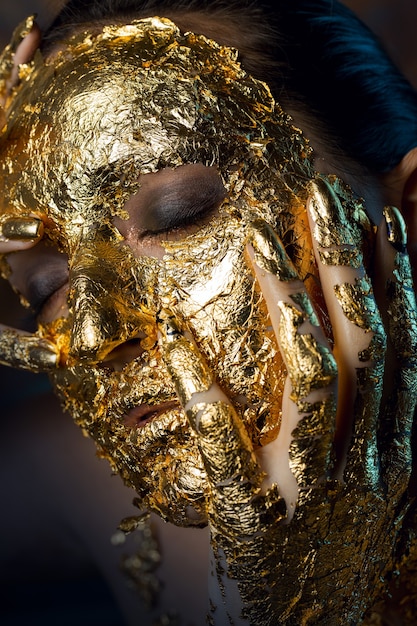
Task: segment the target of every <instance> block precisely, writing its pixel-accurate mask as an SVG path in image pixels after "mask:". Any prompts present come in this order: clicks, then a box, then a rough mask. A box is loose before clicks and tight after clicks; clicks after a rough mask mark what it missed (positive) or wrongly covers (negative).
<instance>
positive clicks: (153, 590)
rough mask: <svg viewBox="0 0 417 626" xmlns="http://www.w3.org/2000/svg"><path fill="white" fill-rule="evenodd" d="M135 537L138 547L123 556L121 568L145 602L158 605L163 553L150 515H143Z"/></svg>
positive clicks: (148, 604) (152, 605) (151, 605)
mask: <svg viewBox="0 0 417 626" xmlns="http://www.w3.org/2000/svg"><path fill="white" fill-rule="evenodd" d="M134 539H135V544H136V546H135V547H136V549H135V551H134V553H133V554H126V555H124V556H123V557H122V559H121V569H122V571H123V573H124V574H125V575H126V577H127V579H128V581H129V583H130V586H131V587H132V588H133V589H135V591H137V592H138V593H139V595H140V596H141V598H142V600H143V601H144V602H145V604H146V605H147V606H148V607H149V608H152V607H154V606H156V604H157V601H158V597H159V593H160V590H161V583H160V581H159V579H158V577H157V575H156V570H157V568H158V567H159V565H160V563H161V553H160V549H159V543H158V538H157V536H156V533H155V531H154V529H153V528H152V524H151V521H150V517H149V515H147V516H141V518H140V522H139V524H138V526H137V527H136V529H135V537H134Z"/></svg>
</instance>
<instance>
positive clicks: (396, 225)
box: [384, 206, 407, 254]
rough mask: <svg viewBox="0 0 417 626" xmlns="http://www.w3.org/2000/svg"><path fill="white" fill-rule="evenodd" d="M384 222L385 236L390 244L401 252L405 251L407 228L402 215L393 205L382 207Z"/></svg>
mask: <svg viewBox="0 0 417 626" xmlns="http://www.w3.org/2000/svg"><path fill="white" fill-rule="evenodd" d="M384 217H385V223H386V225H387V236H388V241H389V242H390V244H391V245H392V246H393V247H394V248H395V250H397V252H401V253H402V254H405V253H406V251H407V250H406V245H407V228H406V225H405V222H404V219H403V216H402V215H401V213H400V212H399V210H398V209H397V208H396V207H394V206H386V207H385V208H384Z"/></svg>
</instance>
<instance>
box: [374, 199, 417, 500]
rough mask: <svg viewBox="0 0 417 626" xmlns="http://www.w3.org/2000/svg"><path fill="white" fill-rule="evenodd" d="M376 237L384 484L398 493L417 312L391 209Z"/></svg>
mask: <svg viewBox="0 0 417 626" xmlns="http://www.w3.org/2000/svg"><path fill="white" fill-rule="evenodd" d="M384 222H385V223H383V224H382V225H381V228H380V229H379V232H378V238H377V248H376V255H375V256H376V268H377V270H376V272H375V275H376V276H377V277H378V280H379V282H380V283H381V287H382V288H383V295H384V296H385V298H386V301H387V311H386V318H387V327H388V338H389V348H390V352H391V353H392V358H391V363H390V367H389V368H388V371H387V373H386V376H385V385H384V386H385V387H387V388H388V389H389V390H390V394H389V395H388V397H387V398H386V403H385V405H384V418H383V420H381V425H380V430H379V446H380V448H381V449H382V468H383V471H384V481H385V484H386V485H387V486H388V487H389V488H392V489H394V490H396V491H398V490H399V489H401V490H402V491H404V489H405V488H406V487H407V484H408V479H409V475H410V471H411V462H412V458H411V457H412V454H411V430H412V425H413V417H414V411H415V408H416V403H417V307H416V299H415V292H414V285H413V279H412V270H411V266H410V261H409V258H408V254H407V249H406V244H407V236H406V229H405V224H404V220H403V218H402V216H401V214H400V212H399V211H398V210H397V209H395V208H394V207H386V208H385V209H384Z"/></svg>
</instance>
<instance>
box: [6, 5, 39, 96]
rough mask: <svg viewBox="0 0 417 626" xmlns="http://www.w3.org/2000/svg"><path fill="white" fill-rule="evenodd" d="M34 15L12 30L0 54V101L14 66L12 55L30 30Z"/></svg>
mask: <svg viewBox="0 0 417 626" xmlns="http://www.w3.org/2000/svg"><path fill="white" fill-rule="evenodd" d="M34 23H35V16H34V15H31V16H30V17H28V18H26V19H25V20H24V21H23V22H21V23H20V24H19V25H18V26H17V28H16V29H15V30H14V32H13V35H12V39H11V41H10V43H9V44H8V45H7V46H6V47H5V48H4V50H3V52H2V53H1V54H0V101H4V100H5V98H6V96H7V88H8V83H9V81H10V77H11V74H12V71H13V67H14V55H15V53H16V50H17V48H18V47H19V45H20V43H21V42H22V41H23V39H24V38H25V37H26V36H27V35H29V33H30V32H31V31H32V28H33V25H34Z"/></svg>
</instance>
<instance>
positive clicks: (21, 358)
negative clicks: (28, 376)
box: [0, 325, 59, 372]
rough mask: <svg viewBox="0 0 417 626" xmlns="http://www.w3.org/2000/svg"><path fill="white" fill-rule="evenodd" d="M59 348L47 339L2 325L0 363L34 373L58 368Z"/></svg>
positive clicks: (0, 331) (0, 329)
mask: <svg viewBox="0 0 417 626" xmlns="http://www.w3.org/2000/svg"><path fill="white" fill-rule="evenodd" d="M58 361H59V355H58V348H57V347H56V346H54V345H53V344H52V343H51V342H49V341H47V340H46V339H42V338H40V337H38V336H36V335H31V334H29V333H24V332H23V331H19V330H16V329H14V328H9V327H7V326H3V325H0V363H1V364H2V365H8V366H10V367H15V368H18V369H25V370H31V371H32V372H47V371H50V370H51V369H54V368H56V367H57V366H58Z"/></svg>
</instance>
